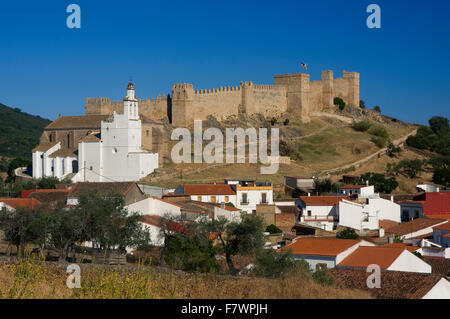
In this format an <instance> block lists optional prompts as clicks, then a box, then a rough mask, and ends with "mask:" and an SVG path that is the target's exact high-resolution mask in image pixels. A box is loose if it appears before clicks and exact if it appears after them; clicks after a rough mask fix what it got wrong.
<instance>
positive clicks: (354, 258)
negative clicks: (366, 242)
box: [336, 246, 431, 273]
mask: <svg viewBox="0 0 450 319" xmlns="http://www.w3.org/2000/svg"><path fill="white" fill-rule="evenodd" d="M369 265H378V266H379V267H380V268H381V269H385V270H391V271H406V272H420V273H431V266H430V265H428V264H427V263H426V262H424V261H423V260H422V259H420V258H419V257H417V256H416V255H414V254H413V253H412V252H410V251H409V250H408V249H406V247H396V246H394V247H392V246H381V247H380V246H378V247H358V248H357V249H355V250H354V251H353V252H352V253H351V254H349V255H348V256H346V258H344V259H343V260H341V261H340V262H339V263H337V266H336V267H337V268H363V269H367V267H368V266H369Z"/></svg>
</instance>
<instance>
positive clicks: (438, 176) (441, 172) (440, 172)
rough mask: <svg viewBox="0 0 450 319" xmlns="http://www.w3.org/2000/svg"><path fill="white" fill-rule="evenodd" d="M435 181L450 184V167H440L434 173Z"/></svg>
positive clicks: (445, 184)
mask: <svg viewBox="0 0 450 319" xmlns="http://www.w3.org/2000/svg"><path fill="white" fill-rule="evenodd" d="M433 183H435V184H439V185H444V186H450V169H448V168H438V169H436V170H435V171H434V173H433Z"/></svg>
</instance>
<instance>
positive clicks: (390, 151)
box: [387, 142, 402, 157]
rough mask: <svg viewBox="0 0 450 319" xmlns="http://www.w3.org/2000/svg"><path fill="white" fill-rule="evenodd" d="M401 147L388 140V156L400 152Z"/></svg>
mask: <svg viewBox="0 0 450 319" xmlns="http://www.w3.org/2000/svg"><path fill="white" fill-rule="evenodd" d="M401 152H402V149H401V148H400V147H399V146H395V145H394V143H392V142H389V144H388V147H387V155H388V156H389V157H394V156H395V155H396V154H400V153H401Z"/></svg>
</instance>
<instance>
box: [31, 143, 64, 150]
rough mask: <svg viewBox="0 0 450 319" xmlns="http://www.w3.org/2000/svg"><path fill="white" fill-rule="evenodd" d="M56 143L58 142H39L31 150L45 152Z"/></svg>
mask: <svg viewBox="0 0 450 319" xmlns="http://www.w3.org/2000/svg"><path fill="white" fill-rule="evenodd" d="M56 144H58V142H53V143H50V142H43V143H40V144H39V145H38V146H36V147H35V148H33V150H32V152H37V151H39V152H47V151H48V150H49V149H51V148H52V147H53V146H55V145H56Z"/></svg>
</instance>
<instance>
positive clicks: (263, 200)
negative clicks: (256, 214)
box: [261, 193, 267, 204]
mask: <svg viewBox="0 0 450 319" xmlns="http://www.w3.org/2000/svg"><path fill="white" fill-rule="evenodd" d="M261 203H263V204H267V193H262V194H261Z"/></svg>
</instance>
